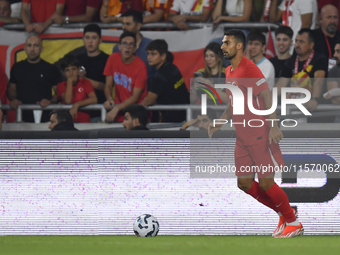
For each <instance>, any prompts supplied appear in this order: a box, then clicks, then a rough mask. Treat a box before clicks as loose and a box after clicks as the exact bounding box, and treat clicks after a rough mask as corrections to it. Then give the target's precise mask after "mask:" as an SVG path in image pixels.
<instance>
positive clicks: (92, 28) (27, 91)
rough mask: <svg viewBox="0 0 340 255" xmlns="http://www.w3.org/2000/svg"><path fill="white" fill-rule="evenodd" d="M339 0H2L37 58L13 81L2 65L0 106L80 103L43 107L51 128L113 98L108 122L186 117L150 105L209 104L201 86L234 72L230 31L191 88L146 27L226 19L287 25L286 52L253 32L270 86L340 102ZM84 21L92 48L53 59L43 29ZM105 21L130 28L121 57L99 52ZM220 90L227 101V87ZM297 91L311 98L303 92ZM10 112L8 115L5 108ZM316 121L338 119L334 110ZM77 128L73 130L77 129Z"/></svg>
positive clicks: (139, 123) (251, 45)
mask: <svg viewBox="0 0 340 255" xmlns="http://www.w3.org/2000/svg"><path fill="white" fill-rule="evenodd" d="M339 6H340V1H334V0H333V1H332V0H328V1H326V0H325V1H317V0H295V1H290V0H281V1H280V0H258V1H256V0H227V1H224V0H217V1H214V0H201V1H198V0H196V1H195V0H184V1H183V0H173V1H171V0H126V1H122V0H49V1H45V0H22V1H15V0H0V23H1V24H2V25H4V24H7V23H23V24H24V26H25V29H26V31H27V32H28V36H27V39H26V41H25V42H24V43H25V48H24V50H25V52H26V54H27V59H26V60H23V61H20V62H17V63H14V65H13V66H12V67H11V70H10V76H9V77H8V79H7V76H6V73H5V69H4V67H3V66H0V89H1V91H5V93H1V101H0V105H1V102H2V104H5V103H8V104H9V105H10V107H11V108H12V109H17V108H18V106H19V105H21V104H37V103H38V104H40V106H41V107H42V108H44V107H46V106H48V105H50V104H57V103H61V104H72V108H71V109H70V110H69V111H66V113H65V111H54V112H52V113H50V112H48V111H43V114H42V116H41V122H51V124H50V128H51V129H54V128H55V125H56V124H58V122H61V121H63V120H64V121H66V120H67V121H66V122H67V123H70V122H72V119H73V122H81V123H90V122H98V121H100V112H96V111H84V110H81V109H79V108H81V107H83V106H87V105H91V104H103V105H104V107H105V109H106V110H107V116H106V120H107V122H121V123H123V126H124V127H125V128H126V129H127V130H131V129H146V123H147V122H148V121H152V122H184V121H186V112H185V111H175V110H173V111H171V110H164V111H153V112H152V114H148V112H147V111H144V110H143V109H145V108H144V107H148V106H150V105H155V104H157V105H176V104H177V105H183V104H188V105H189V104H190V102H191V103H193V102H197V103H199V101H200V91H201V90H200V88H201V87H202V85H201V84H202V83H203V82H207V81H206V80H205V79H206V78H225V69H226V67H227V66H228V65H229V64H230V63H229V61H227V60H225V59H224V58H223V54H222V51H221V49H220V47H221V41H222V36H223V34H221V38H215V39H213V40H211V42H210V43H209V44H208V45H207V46H206V48H205V50H204V56H202V57H204V60H205V66H204V67H203V66H202V69H200V70H197V72H196V73H195V76H196V79H195V81H196V82H193V84H186V83H185V81H184V79H183V76H182V74H181V72H180V70H179V69H178V68H177V66H176V65H174V64H173V59H174V57H173V55H172V54H171V52H169V51H168V44H167V42H166V41H165V40H162V39H157V40H151V39H149V38H146V37H143V35H142V33H141V30H142V25H143V24H145V23H152V22H172V23H174V24H175V25H176V27H177V29H178V30H188V29H189V26H188V24H189V23H188V22H211V24H212V27H213V28H215V27H216V26H218V25H219V24H221V23H223V22H271V23H277V24H278V23H279V24H280V26H279V27H278V28H277V29H276V30H275V38H274V42H275V46H276V53H277V56H275V57H273V58H270V59H267V58H266V48H267V39H266V36H265V34H264V33H263V31H261V30H257V29H249V30H247V29H244V30H242V31H243V32H244V33H245V35H246V37H247V46H246V47H245V50H244V54H245V56H246V57H247V58H248V59H251V60H252V61H253V62H254V63H255V64H256V65H257V66H258V68H259V69H260V70H261V71H262V73H263V75H264V76H265V77H266V78H267V81H268V85H269V87H270V88H273V87H277V88H282V87H287V86H291V87H304V88H307V89H309V90H310V92H311V95H312V97H311V100H310V101H309V102H308V103H307V104H306V107H307V109H308V110H309V111H311V112H313V111H314V110H315V109H316V108H317V106H318V105H320V104H334V105H337V104H340V97H339V95H340V94H338V93H339V92H338V90H337V89H338V88H339V84H338V79H337V78H340V37H339V35H340V32H339V30H340V26H339V16H338V8H339ZM18 7H19V11H18ZM15 9H17V11H16V14H15V11H14V10H15ZM12 10H13V11H12ZM77 22H78V23H88V24H87V25H86V26H85V27H84V30H83V41H84V46H85V49H84V51H82V52H79V51H74V52H70V53H69V54H67V55H65V56H64V57H63V58H62V59H61V60H60V61H58V62H57V63H55V64H54V65H52V64H50V63H48V62H46V61H45V60H43V59H42V58H41V57H40V54H41V52H42V41H41V39H40V37H39V34H41V33H43V32H44V31H45V30H46V29H47V28H48V27H49V26H51V25H52V24H58V25H63V24H69V23H77ZM100 23H120V24H122V30H123V33H122V34H121V36H120V38H119V43H117V44H116V45H115V46H114V48H113V51H112V54H111V55H107V54H105V53H104V52H102V51H101V50H100V49H99V45H100V44H101V42H102V39H101V34H102V29H101V28H100ZM0 65H1V62H0ZM197 76H199V77H197ZM192 77H194V73H193V74H192ZM275 78H276V79H277V80H275ZM319 78H328V79H327V81H325V80H323V79H319ZM200 81H201V82H200ZM216 91H217V93H218V95H219V96H220V98H221V99H222V101H224V102H225V103H227V102H228V96H227V93H226V91H225V90H219V89H216ZM289 96H290V98H299V97H301V95H300V94H296V93H295V94H291V95H289ZM138 105H139V106H138ZM68 114H69V115H70V116H67V115H68ZM0 115H1V116H0V117H1V119H3V118H4V116H2V115H3V113H2V111H1V110H0ZM60 116H62V117H60ZM216 117H219V116H214V114H213V113H211V114H208V115H207V116H205V117H203V116H198V117H197V118H195V119H193V120H190V121H188V122H186V123H185V124H184V125H183V127H182V129H183V130H185V129H187V128H188V127H189V126H192V125H193V126H197V127H200V128H203V129H207V125H206V123H209V122H210V121H211V119H214V118H216ZM204 120H205V122H204ZM7 121H8V120H7ZM23 121H24V122H31V123H32V122H34V115H33V111H32V110H30V111H29V110H26V111H23ZM308 121H310V122H334V121H335V122H337V121H338V120H337V118H335V117H334V116H331V117H328V118H325V117H324V118H319V119H318V118H313V119H311V120H308ZM71 124H72V123H71ZM71 124H70V125H64V126H65V127H64V128H65V129H66V127H68V128H69V129H74V126H73V124H72V125H71ZM56 129H58V128H56ZM59 129H61V128H60V127H59Z"/></svg>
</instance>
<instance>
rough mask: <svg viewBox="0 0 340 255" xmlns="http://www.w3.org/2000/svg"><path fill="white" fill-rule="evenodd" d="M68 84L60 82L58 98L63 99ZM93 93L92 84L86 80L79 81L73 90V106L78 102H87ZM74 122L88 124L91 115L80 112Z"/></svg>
mask: <svg viewBox="0 0 340 255" xmlns="http://www.w3.org/2000/svg"><path fill="white" fill-rule="evenodd" d="M66 84H67V81H64V82H60V83H58V85H57V92H58V98H59V99H61V95H62V94H63V93H65V91H66ZM91 92H93V93H94V89H93V87H92V85H91V83H90V82H89V81H88V80H86V79H79V80H78V82H77V84H76V85H75V86H73V88H72V101H71V104H74V103H76V102H80V101H83V100H86V99H88V98H89V96H88V95H89V94H90V93H91ZM62 103H63V104H65V102H64V101H62ZM73 121H74V122H82V123H88V122H91V121H90V114H89V113H88V112H85V111H78V112H77V117H74V119H73Z"/></svg>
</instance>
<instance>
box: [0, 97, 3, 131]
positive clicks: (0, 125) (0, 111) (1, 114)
mask: <svg viewBox="0 0 340 255" xmlns="http://www.w3.org/2000/svg"><path fill="white" fill-rule="evenodd" d="M3 115H4V114H3V112H2V110H1V100H0V131H1V128H2V117H3Z"/></svg>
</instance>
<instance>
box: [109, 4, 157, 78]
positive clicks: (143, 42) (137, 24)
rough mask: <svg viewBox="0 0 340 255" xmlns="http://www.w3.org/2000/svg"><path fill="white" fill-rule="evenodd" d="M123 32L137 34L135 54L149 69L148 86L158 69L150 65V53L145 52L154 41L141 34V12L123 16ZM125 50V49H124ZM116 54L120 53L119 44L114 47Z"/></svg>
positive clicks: (113, 51) (128, 12)
mask: <svg viewBox="0 0 340 255" xmlns="http://www.w3.org/2000/svg"><path fill="white" fill-rule="evenodd" d="M122 17H123V27H122V28H123V31H124V32H126V31H129V32H133V33H135V34H136V38H137V41H136V47H137V48H136V50H135V54H136V55H137V56H138V57H139V58H141V59H142V60H143V61H144V63H145V64H146V67H147V69H148V84H150V83H151V81H152V79H153V76H154V75H155V73H156V69H155V68H154V67H152V66H150V65H149V62H148V53H147V51H146V50H145V48H146V46H148V44H149V43H150V42H151V41H152V40H151V39H149V38H146V37H144V36H143V35H142V34H141V33H140V29H141V27H142V25H143V15H142V13H141V12H139V11H136V10H129V11H127V12H125V13H124V14H123V15H122ZM123 48H124V47H123ZM115 52H119V44H116V45H115V46H114V47H113V50H112V53H115Z"/></svg>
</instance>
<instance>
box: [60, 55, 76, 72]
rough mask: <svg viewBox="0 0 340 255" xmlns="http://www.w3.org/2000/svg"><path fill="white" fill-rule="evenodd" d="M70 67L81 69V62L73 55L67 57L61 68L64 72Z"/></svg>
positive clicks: (63, 60) (62, 61) (64, 58)
mask: <svg viewBox="0 0 340 255" xmlns="http://www.w3.org/2000/svg"><path fill="white" fill-rule="evenodd" d="M69 66H76V67H77V68H79V67H80V63H79V60H78V59H77V58H76V57H75V56H73V55H71V54H67V55H65V56H64V57H63V59H62V60H61V62H60V67H61V70H63V71H64V70H65V68H66V67H69Z"/></svg>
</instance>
